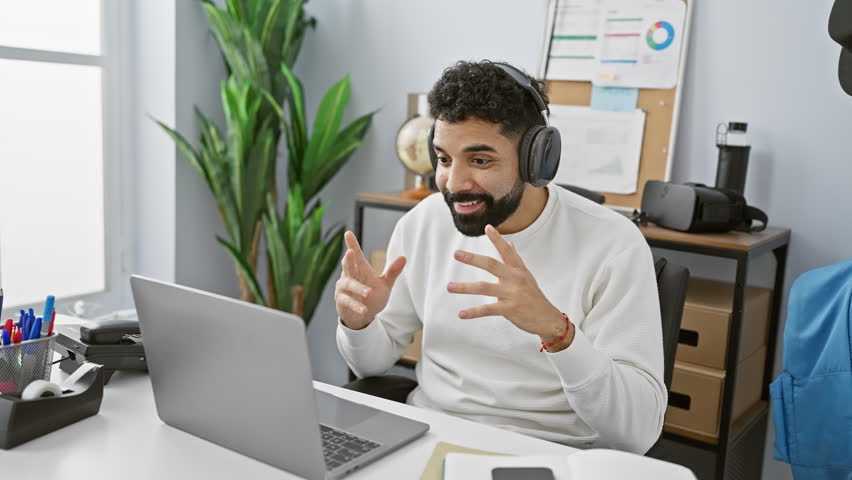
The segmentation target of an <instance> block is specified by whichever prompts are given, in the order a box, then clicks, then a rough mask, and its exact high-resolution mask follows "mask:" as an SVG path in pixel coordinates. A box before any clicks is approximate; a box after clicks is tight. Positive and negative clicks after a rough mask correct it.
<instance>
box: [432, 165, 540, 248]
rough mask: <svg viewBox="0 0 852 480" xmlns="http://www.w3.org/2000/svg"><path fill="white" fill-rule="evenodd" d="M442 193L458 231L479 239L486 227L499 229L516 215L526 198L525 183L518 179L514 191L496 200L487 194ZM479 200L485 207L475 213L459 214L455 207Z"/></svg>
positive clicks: (513, 187)
mask: <svg viewBox="0 0 852 480" xmlns="http://www.w3.org/2000/svg"><path fill="white" fill-rule="evenodd" d="M441 193H442V194H443V195H444V201H446V202H447V205H448V206H449V207H450V213H451V214H452V215H453V223H455V225H456V229H457V230H458V231H459V232H461V234H462V235H466V236H468V237H479V236H482V235H485V226H486V225H491V226H492V227H494V228H497V226H498V225H500V224H502V223H503V222H505V221H506V220H507V219H508V218H509V217H511V216H512V214H514V213H515V211H516V210H517V209H518V207H519V206H520V205H521V200H522V199H523V198H524V181H523V180H521V179H520V178H518V179H517V181H516V182H515V184H514V185H513V186H512V190H510V191H509V193H507V194H506V195H503V196H502V197H500V198H498V199H496V200H495V199H494V197H492V196H491V195H489V194H487V193H467V192H459V193H450V192H447V191H444V192H441ZM477 200H479V201H482V204H483V206H482V207H480V209H479V210H477V211H476V212H474V213H458V212H457V211H456V209H455V207H454V206H453V204H454V203H455V202H473V201H477Z"/></svg>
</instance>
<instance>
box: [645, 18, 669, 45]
mask: <svg viewBox="0 0 852 480" xmlns="http://www.w3.org/2000/svg"><path fill="white" fill-rule="evenodd" d="M674 37H675V31H674V27H673V26H672V24H671V23H669V22H666V21H662V22H657V23H655V24H653V25H651V28H649V29H648V33H647V34H646V35H645V40H646V41H647V42H648V46H649V47H651V48H652V49H654V50H665V49H667V48H669V46H671V44H672V42H674Z"/></svg>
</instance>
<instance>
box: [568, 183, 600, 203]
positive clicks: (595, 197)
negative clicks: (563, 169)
mask: <svg viewBox="0 0 852 480" xmlns="http://www.w3.org/2000/svg"><path fill="white" fill-rule="evenodd" d="M559 186H560V187H562V188H564V189H565V190H568V191H570V192H574V193H576V194H577V195H579V196H581V197H584V198H588V199H589V200H591V201H593V202H595V203H599V204H602V203H604V202H605V201H606V197H605V196H604V195H603V194H602V193H598V192H595V191H592V190H587V189H585V188H583V187H578V186H576V185H559Z"/></svg>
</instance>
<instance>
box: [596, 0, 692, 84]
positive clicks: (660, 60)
mask: <svg viewBox="0 0 852 480" xmlns="http://www.w3.org/2000/svg"><path fill="white" fill-rule="evenodd" d="M685 19H686V4H684V3H683V1H682V0H636V1H631V2H621V1H614V0H607V1H606V2H605V3H604V9H603V13H602V15H601V24H600V25H601V26H600V30H599V33H598V34H599V36H600V41H599V42H598V51H597V53H596V57H597V58H598V61H599V66H598V73H597V75H596V76H595V78H593V79H592V82H593V83H594V84H595V85H607V86H617V87H637V88H674V86H675V85H677V78H678V67H679V65H680V47H681V44H682V43H683V33H684V22H685Z"/></svg>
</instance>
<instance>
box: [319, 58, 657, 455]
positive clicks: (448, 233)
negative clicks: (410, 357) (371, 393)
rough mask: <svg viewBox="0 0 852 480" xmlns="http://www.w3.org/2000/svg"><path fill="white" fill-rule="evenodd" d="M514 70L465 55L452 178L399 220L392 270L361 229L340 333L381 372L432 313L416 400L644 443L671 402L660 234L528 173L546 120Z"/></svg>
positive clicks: (351, 354)
mask: <svg viewBox="0 0 852 480" xmlns="http://www.w3.org/2000/svg"><path fill="white" fill-rule="evenodd" d="M508 71H509V70H508V69H506V68H501V67H499V66H498V64H494V63H491V62H488V61H483V62H476V63H469V62H459V63H458V64H456V65H455V66H453V67H451V68H449V69H447V70H446V71H445V72H444V74H443V76H442V77H441V79H440V80H438V82H437V83H436V84H435V86H434V87H433V89H432V91H431V92H430V93H429V106H430V109H431V112H432V116H433V117H434V118H435V119H436V123H435V127H434V136H433V141H432V144H433V148H434V153H435V155H436V156H437V167H436V182H437V184H438V187H439V189H440V190H441V192H440V194H434V195H432V196H430V197H428V198H426V199H425V200H423V201H422V202H420V203H419V204H418V205H417V206H416V207H415V208H414V209H412V210H411V211H410V212H408V213H407V214H406V215H405V216H404V217H403V218H402V219H401V220H400V221H399V222H398V223H397V225H396V228H395V230H394V232H393V235H392V237H391V240H390V244H389V245H388V250H387V254H388V259H389V260H391V262H390V264H389V265H388V267H387V269H386V270H385V273H384V274H383V275H377V274H376V273H374V272H373V271H372V270H371V268H370V266H369V264H368V263H367V261H366V259H365V258H364V254H363V253H362V251H361V249H360V247H359V245H358V243H357V241H356V240H355V237H354V235H352V233H351V232H347V234H346V243H347V246H348V250H347V251H346V253H345V255H344V257H343V262H342V263H343V273H342V275H341V278H340V280H339V281H338V282H337V285H336V289H335V303H336V305H337V312H338V314H339V316H340V325H339V326H338V329H337V344H338V348H339V349H340V352H341V353H342V355H343V357H344V358H345V359H346V361H347V363H348V364H349V366H350V368H351V369H352V370H353V371H354V372H355V373H356V374H357V375H358V376H359V377H368V376H373V375H380V374H382V373H384V372H386V371H387V370H388V369H389V368H390V367H391V366H392V365H393V364H394V363H395V362H396V361H397V360H398V359H399V357H400V356H401V355H402V353H403V352H404V351H405V349H406V347H407V346H408V344H409V343H410V342H411V339H412V336H413V335H414V333H415V332H417V331H418V330H420V329H422V330H423V344H422V351H423V353H422V357H421V360H420V361H419V362H418V364H417V368H416V374H417V379H418V383H419V385H418V387H417V388H416V389H415V390H414V391H413V392H411V394H410V395H409V396H408V398H407V402H408V403H410V404H412V405H416V406H420V407H425V408H432V409H436V410H440V411H443V412H446V413H449V414H452V415H457V416H460V417H464V418H467V419H470V420H473V421H478V422H483V423H487V424H492V425H496V426H499V427H503V428H506V429H510V430H514V431H518V432H522V433H527V434H530V435H534V436H537V437H540V438H544V439H547V440H552V441H556V442H561V443H565V444H569V445H573V446H577V447H584V448H588V447H606V448H616V449H621V450H626V451H631V452H636V453H644V452H646V451H647V450H648V449H649V448H650V447H651V446H652V445H653V444H654V442H655V441H656V440H657V438H658V437H659V434H660V431H661V429H662V425H663V414H664V411H665V406H666V391H665V386H664V384H663V353H662V352H663V349H662V331H661V330H662V327H661V323H660V312H659V300H658V297H657V287H656V280H655V276H654V268H653V261H652V258H651V252H650V249H649V247H648V245H647V243H646V242H645V239H644V238H643V237H642V235H641V233H640V232H639V231H638V229H636V227H634V226H633V225H632V224H631V223H630V222H629V221H628V220H627V219H626V218H624V217H623V216H621V215H619V214H617V213H615V212H613V211H612V210H610V209H608V208H606V207H603V206H600V205H597V204H595V203H593V202H590V201H588V200H586V199H584V198H582V197H580V196H578V195H575V194H573V193H571V192H569V191H567V190H565V189H563V188H561V187H559V186H556V185H553V184H549V185H547V186H545V187H540V188H537V187H535V186H534V185H532V184H530V183H525V182H523V181H522V180H521V176H520V174H519V155H518V152H519V146H520V143H521V139H522V137H523V135H524V133H525V132H526V131H527V130H528V129H530V128H533V127H536V126H538V125H544V123H545V122H544V118H543V117H542V112H541V109H540V108H538V107H537V105H536V99H535V98H534V96H533V95H532V94H531V93H530V92H528V91H526V90H525V89H524V88H523V87H522V86H521V85H520V84H519V82H518V81H517V80H516V79H513V78H512V76H511V75H509V74H508V73H507V72H508ZM522 75H524V79H526V75H525V74H522ZM532 84H533V86H534V88H535V92H537V94H538V95H539V96H540V97H541V99H542V100H541V101H542V103H543V104H544V103H546V102H547V99H546V97H545V96H544V93H543V91H542V87H541V85H540V84H539V83H538V82H536V81H535V80H532ZM447 207H449V211H448V210H447Z"/></svg>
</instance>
